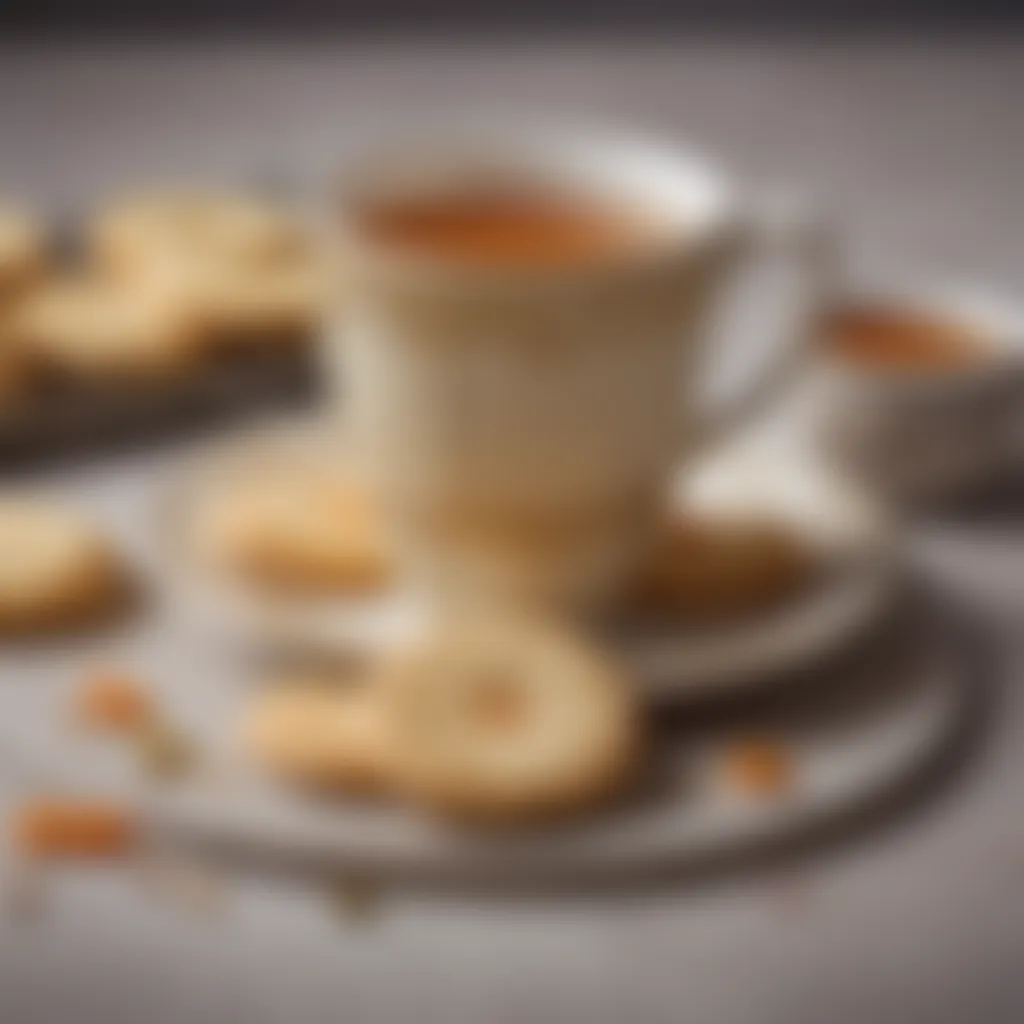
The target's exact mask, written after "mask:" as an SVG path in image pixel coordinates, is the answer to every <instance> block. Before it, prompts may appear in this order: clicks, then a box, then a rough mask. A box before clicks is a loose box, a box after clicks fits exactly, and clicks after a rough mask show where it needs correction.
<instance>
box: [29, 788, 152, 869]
mask: <svg viewBox="0 0 1024 1024" xmlns="http://www.w3.org/2000/svg"><path fill="white" fill-rule="evenodd" d="M11 824H12V833H13V840H14V843H15V845H16V846H17V848H18V849H19V850H20V851H21V852H23V853H25V854H27V855H29V856H31V857H34V858H38V859H61V858H69V859H76V858H86V859H117V858H122V857H124V856H126V855H127V854H129V853H130V852H131V851H132V849H133V848H134V846H135V841H136V838H137V837H136V827H135V822H134V821H133V819H132V817H131V815H130V814H129V813H128V812H127V811H126V810H124V809H123V808H121V807H118V806H115V805H114V804H108V803H104V802H102V801H98V800H84V799H83V800H80V799H69V798H59V797H57V798H41V799H35V800H30V801H28V802H26V803H24V804H22V806H21V807H20V808H19V809H18V810H17V811H16V812H15V814H14V818H13V821H12V823H11Z"/></svg>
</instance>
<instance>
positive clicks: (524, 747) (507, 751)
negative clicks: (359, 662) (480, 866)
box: [381, 621, 641, 825]
mask: <svg viewBox="0 0 1024 1024" xmlns="http://www.w3.org/2000/svg"><path fill="white" fill-rule="evenodd" d="M381 686H382V699H383V701H384V706H385V709H386V712H387V724H388V731H387V739H388V743H389V751H390V756H389V762H390V766H391V781H392V785H393V788H394V790H395V792H396V793H398V794H399V795H401V796H404V797H406V798H407V799H409V800H410V801H411V802H413V803H414V804H417V805H419V806H421V807H423V808H425V809H427V810H429V811H431V812H433V813H436V814H437V815H439V816H441V817H443V818H449V819H452V820H456V821H463V822H467V823H479V824H493V825H511V824H516V823H524V824H525V823H530V822H537V821H543V820H548V819H552V818H564V817H568V816H571V815H573V814H578V813H581V812H585V811H587V810H590V809H591V808H593V807H594V806H595V805H597V804H600V803H603V802H606V801H608V800H609V799H610V798H612V797H613V796H615V795H616V794H618V793H619V792H620V791H621V789H622V788H623V786H624V784H625V783H626V782H627V780H628V779H629V778H630V777H631V775H632V773H633V769H634V768H635V767H636V762H637V758H638V754H639V753H640V750H641V743H640V738H641V730H640V719H639V715H638V709H637V708H636V706H635V702H634V700H633V697H632V694H631V693H630V692H629V689H628V686H627V683H626V681H625V680H624V679H622V678H620V676H619V674H618V672H617V671H616V670H615V668H613V667H612V666H611V665H610V664H608V663H607V662H606V661H605V660H604V658H603V657H602V656H601V654H600V653H599V652H597V651H596V650H592V649H591V648H589V647H588V646H587V645H586V644H584V643H583V642H582V641H580V640H577V639H576V638H574V637H570V636H568V635H565V634H563V633H561V632H559V631H557V630H555V629H554V628H552V627H548V626H544V627H541V626H536V625H526V624H524V623H519V622H517V623H513V622H511V621H508V622H506V621H500V622H499V621H494V622H488V623H474V624H472V625H470V624H468V623H467V624H465V625H464V626H463V627H461V628H454V629H450V630H446V631H442V632H441V633H440V634H438V635H435V636H434V637H433V638H431V639H428V640H427V641H426V642H425V643H424V644H423V645H422V646H420V647H419V648H418V649H417V650H414V651H412V652H410V653H408V654H406V655H405V656H403V657H400V658H398V660H397V661H396V662H395V663H394V664H392V665H391V666H389V667H387V668H386V669H384V671H383V676H382V682H381Z"/></svg>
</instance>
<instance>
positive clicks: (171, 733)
mask: <svg viewBox="0 0 1024 1024" xmlns="http://www.w3.org/2000/svg"><path fill="white" fill-rule="evenodd" d="M138 741H139V747H138V752H139V760H140V763H141V766H142V770H143V771H144V772H145V774H146V776H147V777H148V778H150V779H152V780H154V781H157V782H171V781H174V780H176V779H181V778H183V777H184V776H186V775H189V774H191V773H192V771H193V770H194V769H195V767H196V763H197V760H198V758H197V755H196V751H195V748H194V747H193V746H192V744H191V743H190V742H189V739H188V737H187V736H185V734H184V733H183V732H181V731H179V730H176V729H172V728H171V727H170V726H168V725H166V724H156V725H154V726H153V727H152V728H148V729H144V730H142V731H141V732H140V733H138Z"/></svg>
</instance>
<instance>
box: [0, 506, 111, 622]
mask: <svg viewBox="0 0 1024 1024" xmlns="http://www.w3.org/2000/svg"><path fill="white" fill-rule="evenodd" d="M124 592H125V590H124V577H123V574H122V573H121V571H120V568H119V566H118V564H117V559H116V558H115V556H114V554H113V552H112V550H111V548H110V547H109V545H108V544H107V542H106V540H105V539H104V538H103V537H102V535H101V534H100V533H99V531H98V530H97V529H96V528H95V527H94V526H93V525H92V524H91V523H90V522H88V521H87V520H85V519H83V518H81V517H80V516H78V515H77V514H75V513H74V512H71V511H67V510H64V509H62V508H59V507H56V506H53V505H49V504H45V503H43V502H35V501H28V500H24V499H10V498H6V499H3V500H0V632H3V633H19V632H29V631H35V630H47V629H61V628H71V627H75V626H80V625H84V624H86V623H88V622H91V621H94V620H97V619H99V618H101V617H103V616H104V615H105V614H106V613H109V612H110V611H112V610H113V608H114V606H115V605H116V604H117V603H118V602H119V600H120V598H121V597H123V595H124Z"/></svg>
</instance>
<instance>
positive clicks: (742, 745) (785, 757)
mask: <svg viewBox="0 0 1024 1024" xmlns="http://www.w3.org/2000/svg"><path fill="white" fill-rule="evenodd" d="M794 768H795V766H794V764H793V755H792V753H791V752H790V751H789V750H788V749H787V748H786V747H785V746H783V745H782V744H781V743H778V742H776V741H772V740H763V739H754V740H741V741H738V742H736V743H733V744H731V745H730V746H729V747H728V749H727V750H726V752H725V763H724V773H725V778H726V781H727V782H728V784H729V786H730V788H731V789H733V790H735V791H736V792H739V793H742V794H743V795H744V796H752V797H757V798H770V797H777V796H781V795H782V794H784V793H786V792H788V791H789V790H790V789H792V787H793V781H794Z"/></svg>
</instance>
